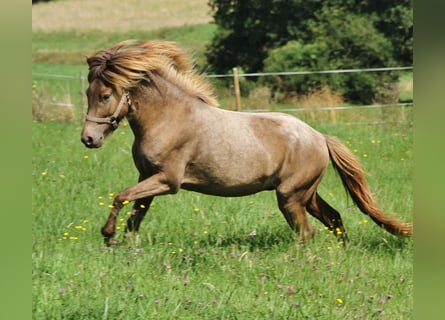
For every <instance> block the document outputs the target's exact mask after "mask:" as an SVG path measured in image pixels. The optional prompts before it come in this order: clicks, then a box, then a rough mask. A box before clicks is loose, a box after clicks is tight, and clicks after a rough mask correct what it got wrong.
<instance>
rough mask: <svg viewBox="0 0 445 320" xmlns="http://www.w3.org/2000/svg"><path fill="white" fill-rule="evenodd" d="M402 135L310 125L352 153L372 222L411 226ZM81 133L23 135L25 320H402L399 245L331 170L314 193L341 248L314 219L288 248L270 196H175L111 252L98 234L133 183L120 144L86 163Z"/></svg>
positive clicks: (406, 307)
mask: <svg viewBox="0 0 445 320" xmlns="http://www.w3.org/2000/svg"><path fill="white" fill-rule="evenodd" d="M405 112H406V113H408V114H409V113H411V112H412V110H411V109H407V110H405ZM406 123H408V124H406ZM406 123H405V124H402V125H394V124H388V125H386V126H385V125H383V126H382V125H366V124H358V125H353V124H344V123H337V124H335V125H333V124H328V123H326V124H318V125H316V126H317V128H318V129H319V130H321V131H322V132H326V133H330V134H334V135H337V136H339V137H340V139H341V140H342V141H343V142H344V143H345V144H347V145H348V146H349V147H350V148H351V150H353V151H354V152H355V153H356V154H357V156H358V157H359V158H360V159H361V161H362V162H363V164H364V166H365V168H366V169H367V170H368V171H369V172H370V176H369V182H370V184H371V187H372V189H373V190H374V191H375V195H376V197H377V199H378V201H379V202H380V203H381V205H382V207H383V208H384V209H385V210H388V211H394V212H400V216H399V217H400V219H402V220H404V221H412V212H413V202H412V201H413V200H412V163H413V159H412V156H413V155H412V138H413V137H412V126H411V125H409V122H406ZM80 130H81V126H80V125H76V124H58V123H34V124H33V130H32V132H33V136H32V147H33V158H32V170H33V172H32V179H33V183H32V188H33V192H32V194H33V195H32V196H33V207H32V208H33V209H32V210H33V211H32V220H33V244H32V278H33V289H32V295H33V318H34V319H154V318H156V319H172V318H177V319H260V318H261V319H289V318H304V319H356V318H363V319H410V318H412V308H413V301H412V294H413V278H412V272H413V270H412V258H413V243H412V239H399V238H396V237H394V236H392V235H390V234H388V233H386V232H385V231H383V230H382V229H380V228H379V227H377V226H376V225H375V224H374V223H372V222H371V221H369V219H368V218H367V217H366V216H364V215H362V214H361V213H360V212H358V210H357V209H356V208H355V207H354V206H352V205H351V201H350V200H348V199H347V198H346V196H345V192H344V190H343V189H342V186H341V183H340V180H339V178H338V177H337V176H336V175H335V174H334V173H333V172H332V170H330V171H329V172H328V174H327V175H326V177H325V178H324V180H323V182H322V184H321V186H320V192H321V194H322V195H323V196H324V197H325V198H326V199H327V200H328V201H329V202H330V203H331V204H332V205H333V206H334V207H335V208H337V209H338V210H339V211H340V212H341V213H342V215H343V218H344V221H345V226H346V229H347V231H348V232H349V236H350V239H351V241H350V244H349V245H348V246H347V247H346V248H344V247H341V246H338V243H337V242H336V240H335V239H334V237H333V236H332V235H330V234H329V233H328V232H327V231H326V230H324V228H323V227H322V225H321V224H320V223H319V222H318V221H316V220H312V221H313V224H314V226H315V227H316V229H317V230H318V232H317V234H316V236H315V239H314V240H313V241H312V242H311V243H309V244H307V245H299V244H297V241H296V239H297V236H296V235H295V234H294V233H293V232H292V231H291V230H290V229H289V228H288V226H287V224H286V223H285V220H284V218H283V217H282V215H281V213H280V212H279V210H278V209H277V207H276V204H275V199H274V194H273V192H263V193H259V194H256V195H253V196H249V197H243V198H218V197H210V196H205V195H201V194H197V193H192V192H186V191H181V192H180V193H179V194H177V195H171V196H163V197H158V198H156V199H155V201H154V203H153V205H152V207H151V208H150V211H149V213H148V215H147V217H146V220H145V221H144V223H143V225H142V227H141V232H140V234H139V237H138V238H137V239H127V241H124V240H125V236H124V230H123V227H121V228H120V230H119V231H118V235H117V238H118V239H119V240H121V241H123V242H122V244H121V245H119V246H116V247H112V248H106V247H105V246H104V245H103V242H102V238H101V235H100V232H99V230H100V227H101V226H102V224H103V223H104V221H105V218H106V216H107V215H108V211H109V208H108V205H109V204H111V199H112V197H113V195H114V194H116V193H117V192H119V190H121V189H123V188H124V187H126V186H129V185H132V184H134V183H135V181H136V176H137V174H136V170H135V169H134V167H133V164H132V160H131V153H130V145H131V141H132V137H131V131H130V130H129V128H128V127H122V128H120V129H119V130H118V131H116V132H115V133H114V135H112V136H111V137H110V138H109V139H108V141H107V143H106V144H105V146H103V147H102V148H101V149H98V150H89V149H86V148H84V147H83V145H81V143H80V141H79V135H80ZM126 212H127V211H126V210H125V209H124V210H123V212H122V215H121V220H120V223H121V224H122V225H123V224H124V221H125V220H124V219H125V218H126Z"/></svg>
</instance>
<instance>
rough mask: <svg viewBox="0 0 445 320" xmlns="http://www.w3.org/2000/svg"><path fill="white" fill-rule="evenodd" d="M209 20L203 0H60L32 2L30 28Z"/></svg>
mask: <svg viewBox="0 0 445 320" xmlns="http://www.w3.org/2000/svg"><path fill="white" fill-rule="evenodd" d="M211 21H212V16H211V14H210V7H209V6H208V4H207V0H187V1H182V0H163V1H157V0H146V1H140V0H126V1H119V0H108V1H101V0H76V1H69V0H61V1H50V2H41V3H37V4H35V5H33V6H32V29H33V31H44V32H52V31H72V30H77V31H87V30H102V31H107V32H128V31H130V30H155V29H160V28H165V27H178V26H184V25H194V24H202V23H208V22H211Z"/></svg>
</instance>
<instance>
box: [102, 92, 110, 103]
mask: <svg viewBox="0 0 445 320" xmlns="http://www.w3.org/2000/svg"><path fill="white" fill-rule="evenodd" d="M110 97H111V94H108V93H106V94H104V95H103V96H102V101H104V102H106V101H107V100H108V99H110Z"/></svg>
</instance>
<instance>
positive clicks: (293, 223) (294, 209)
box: [277, 191, 314, 241]
mask: <svg viewBox="0 0 445 320" xmlns="http://www.w3.org/2000/svg"><path fill="white" fill-rule="evenodd" d="M299 199H301V196H299V195H298V194H293V195H292V196H290V197H285V196H284V195H283V194H282V193H280V192H278V191H277V200H278V207H279V208H280V210H281V212H282V213H283V215H284V217H285V218H286V221H287V223H288V224H289V226H290V227H291V228H292V229H293V230H296V231H298V232H299V233H300V239H301V240H302V241H307V240H309V239H311V238H312V237H313V235H314V229H313V228H312V225H311V223H310V221H309V219H308V216H307V214H306V207H305V205H304V204H302V203H301V202H300V201H299Z"/></svg>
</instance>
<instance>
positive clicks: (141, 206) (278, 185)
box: [81, 41, 412, 243]
mask: <svg viewBox="0 0 445 320" xmlns="http://www.w3.org/2000/svg"><path fill="white" fill-rule="evenodd" d="M87 62H88V65H89V74H88V81H89V87H88V90H87V96H88V113H87V115H86V119H85V124H84V127H83V131H82V137H81V138H82V142H83V143H84V144H85V146H87V147H88V148H99V147H100V146H102V144H103V142H104V139H105V137H106V136H107V135H108V134H110V133H111V132H113V131H114V130H115V129H116V128H117V127H118V124H119V122H120V121H121V120H122V119H123V118H124V117H126V118H127V119H128V122H129V124H130V127H131V129H132V131H133V134H134V137H135V139H134V143H133V148H132V152H133V159H134V163H135V165H136V167H137V169H138V171H139V182H138V183H137V184H136V185H134V186H131V187H129V188H127V189H125V190H123V191H121V192H120V193H119V194H117V196H116V197H115V198H114V201H113V208H112V209H111V213H110V215H109V217H108V219H107V221H106V223H105V225H104V226H103V228H102V234H103V236H104V237H105V241H106V242H107V243H111V240H112V237H113V235H114V233H115V229H116V218H117V216H118V213H119V211H120V210H121V208H122V207H123V206H124V205H125V204H127V203H128V202H131V201H135V203H134V205H133V209H132V212H131V213H132V214H131V216H130V217H129V219H128V221H127V230H128V231H130V232H131V231H138V229H139V226H140V224H141V221H142V219H143V218H144V216H145V214H146V212H147V209H148V208H149V206H150V203H151V202H152V200H153V197H155V196H158V195H163V194H174V193H176V192H178V190H179V189H180V188H183V189H186V190H192V191H197V192H201V193H205V194H210V195H217V196H225V197H232V196H244V195H249V194H253V193H256V192H259V191H262V190H275V192H276V196H277V200H278V207H279V208H280V210H281V212H282V213H283V214H284V217H285V218H286V221H287V223H288V224H289V225H290V227H291V228H293V229H295V230H296V231H299V232H300V238H301V239H302V240H307V239H309V238H311V237H312V236H313V234H314V229H313V228H312V226H311V224H310V222H309V220H308V217H307V214H306V211H308V212H309V213H310V214H312V215H313V216H314V217H316V218H317V219H318V220H320V221H321V222H322V223H323V224H324V225H325V226H327V227H328V228H329V229H330V230H332V231H333V233H334V234H336V235H341V239H342V240H346V239H347V238H346V232H345V229H344V227H343V224H342V220H341V217H340V214H339V213H338V212H337V211H336V210H335V209H334V208H332V207H331V206H330V205H329V204H328V203H327V202H326V201H325V200H323V199H322V198H321V197H320V195H319V194H318V193H317V185H318V184H319V183H320V181H321V179H322V177H323V174H324V173H325V171H326V168H327V166H328V162H329V159H331V161H332V163H333V165H334V168H335V169H336V170H337V171H338V173H339V175H340V178H341V180H342V182H343V185H344V187H345V188H346V190H347V191H348V193H349V195H350V196H351V198H352V199H353V201H354V203H355V204H356V205H357V206H358V208H359V209H360V210H361V211H362V212H363V213H365V214H367V215H369V216H370V217H371V219H372V220H373V221H374V222H375V223H377V224H378V225H379V226H381V227H383V228H384V229H385V230H387V231H389V232H390V233H392V234H395V235H402V236H408V235H411V234H412V224H404V223H401V222H399V221H397V220H395V219H393V218H389V217H387V216H386V215H385V214H384V213H383V212H382V211H381V210H380V209H379V208H378V207H377V206H376V204H375V201H374V200H373V197H372V196H371V193H370V190H369V188H368V185H367V182H366V180H365V175H364V171H363V170H362V169H361V166H360V163H359V162H358V160H357V159H356V158H355V157H354V155H353V154H352V153H351V152H350V151H349V150H348V149H347V148H346V147H345V146H344V145H343V144H341V143H340V142H339V141H338V140H337V139H336V138H334V137H332V136H327V135H323V134H321V133H319V132H318V131H316V130H314V129H313V128H311V127H310V126H309V125H307V124H306V123H304V122H302V121H300V120H299V119H297V118H295V117H292V116H290V115H286V114H281V113H261V114H255V113H245V112H234V111H227V110H222V109H220V108H217V105H218V104H217V102H216V100H215V98H214V97H213V95H212V88H211V86H210V84H209V83H208V82H207V81H206V80H205V79H204V77H202V76H201V75H199V74H197V73H196V72H195V71H194V70H193V69H192V66H191V63H190V61H189V59H188V57H187V56H186V55H185V54H184V53H183V52H182V51H181V50H180V49H179V48H178V47H177V46H176V45H175V44H173V43H171V42H164V41H144V42H139V41H124V42H121V43H118V44H116V45H114V46H112V47H111V48H109V49H106V50H102V51H99V52H97V53H96V54H94V55H93V56H90V57H87Z"/></svg>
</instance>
